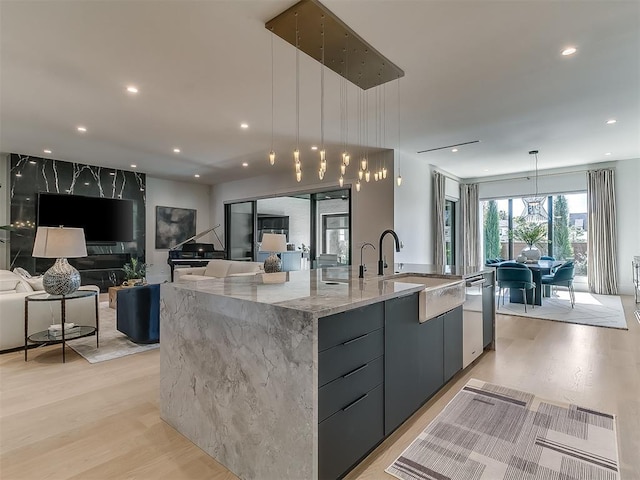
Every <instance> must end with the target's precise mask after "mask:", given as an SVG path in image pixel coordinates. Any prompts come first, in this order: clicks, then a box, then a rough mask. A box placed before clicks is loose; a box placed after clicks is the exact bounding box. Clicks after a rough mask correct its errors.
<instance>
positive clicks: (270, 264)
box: [264, 253, 282, 273]
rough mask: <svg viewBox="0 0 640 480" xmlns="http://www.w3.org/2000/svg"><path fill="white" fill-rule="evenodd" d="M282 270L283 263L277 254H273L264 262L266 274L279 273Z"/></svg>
mask: <svg viewBox="0 0 640 480" xmlns="http://www.w3.org/2000/svg"><path fill="white" fill-rule="evenodd" d="M281 270H282V261H281V260H280V258H278V256H277V255H276V254H275V253H272V254H271V255H269V256H268V257H267V259H266V260H265V261H264V271H265V273H278V272H280V271H281Z"/></svg>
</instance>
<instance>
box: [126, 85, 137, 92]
mask: <svg viewBox="0 0 640 480" xmlns="http://www.w3.org/2000/svg"><path fill="white" fill-rule="evenodd" d="M127 92H129V93H138V87H135V86H133V85H129V86H128V87H127Z"/></svg>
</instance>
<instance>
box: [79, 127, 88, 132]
mask: <svg viewBox="0 0 640 480" xmlns="http://www.w3.org/2000/svg"><path fill="white" fill-rule="evenodd" d="M78 131H79V132H82V133H84V132H86V131H87V127H78Z"/></svg>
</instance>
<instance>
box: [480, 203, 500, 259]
mask: <svg viewBox="0 0 640 480" xmlns="http://www.w3.org/2000/svg"><path fill="white" fill-rule="evenodd" d="M486 205H487V207H486V212H485V215H484V255H485V258H498V257H499V256H500V251H501V249H502V248H501V245H500V221H499V218H498V202H496V201H495V200H489V202H487V204H486Z"/></svg>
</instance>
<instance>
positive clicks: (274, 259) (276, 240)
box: [260, 233, 287, 273]
mask: <svg viewBox="0 0 640 480" xmlns="http://www.w3.org/2000/svg"><path fill="white" fill-rule="evenodd" d="M260 251H261V252H270V253H271V255H269V256H268V257H267V259H266V260H265V261H264V271H265V273H276V272H280V271H281V270H282V261H281V260H280V258H279V257H278V255H276V253H277V252H286V251H287V236H286V235H284V234H282V233H265V234H264V235H263V236H262V243H261V244H260Z"/></svg>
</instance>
